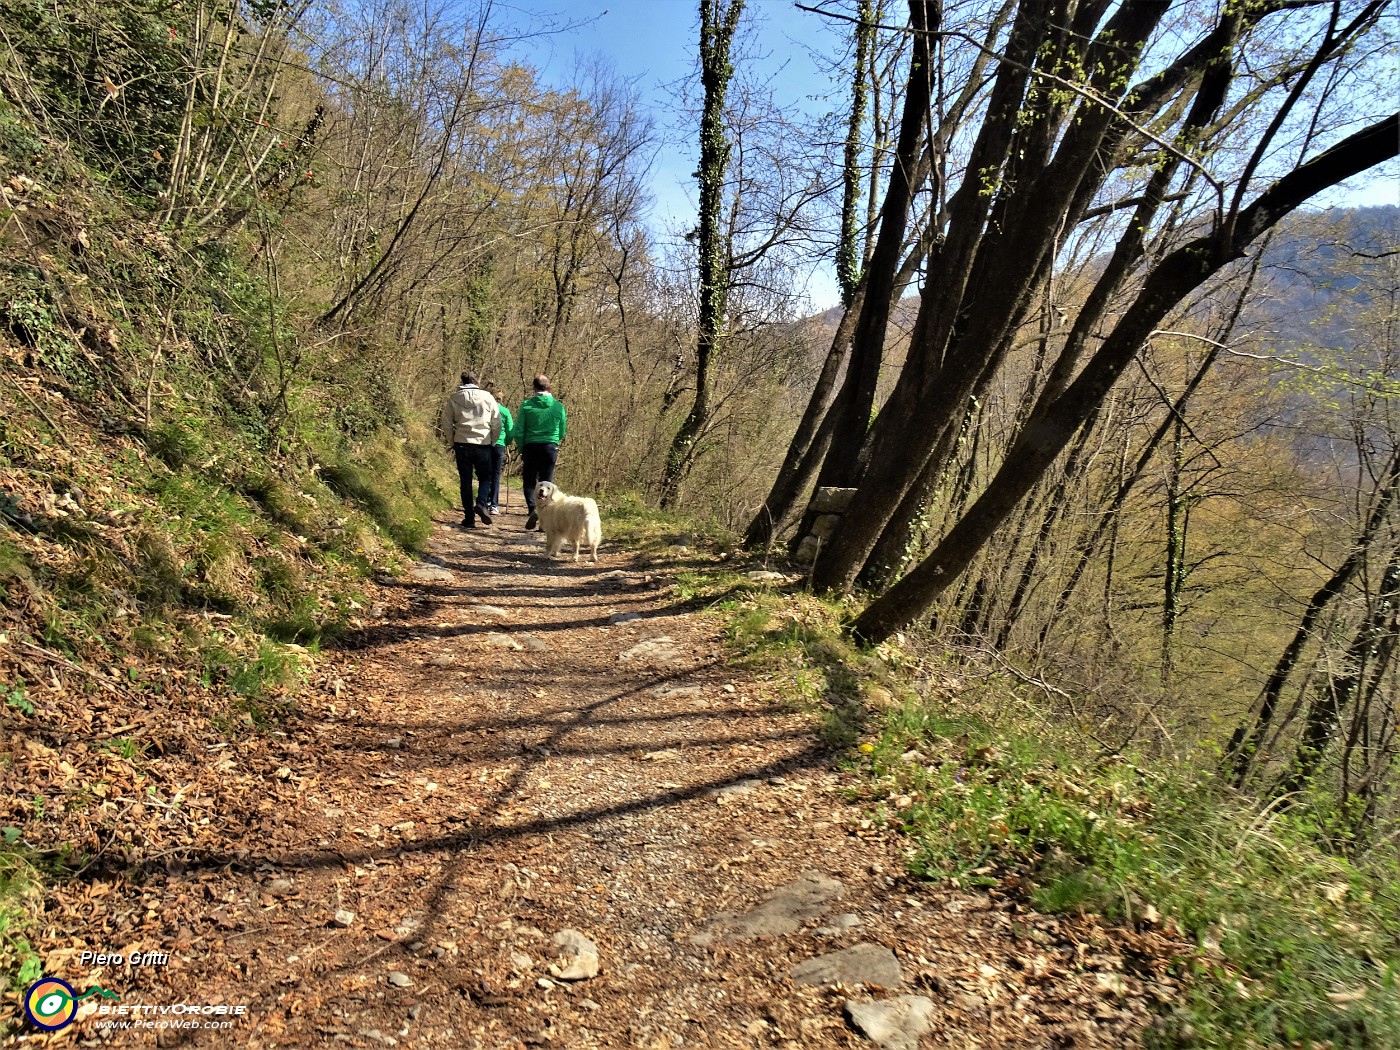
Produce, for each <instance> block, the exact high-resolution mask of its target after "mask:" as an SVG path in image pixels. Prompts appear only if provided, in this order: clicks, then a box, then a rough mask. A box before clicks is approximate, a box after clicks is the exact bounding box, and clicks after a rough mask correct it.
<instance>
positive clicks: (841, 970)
mask: <svg viewBox="0 0 1400 1050" xmlns="http://www.w3.org/2000/svg"><path fill="white" fill-rule="evenodd" d="M791 977H792V983H793V984H801V985H823V984H848V985H855V984H870V985H876V986H877V987H880V988H898V987H899V985H900V984H901V982H903V980H904V975H903V974H902V973H901V972H900V969H899V960H898V959H896V958H895V957H894V952H892V951H890V950H889V949H888V948H886V947H884V946H883V945H879V944H866V943H861V944H855V945H852V946H851V947H849V948H843V949H842V950H841V951H839V952H832V953H831V954H830V955H820V956H818V957H817V958H815V959H808V960H807V961H806V962H800V963H798V964H797V965H796V966H794V967H793V968H792V971H791Z"/></svg>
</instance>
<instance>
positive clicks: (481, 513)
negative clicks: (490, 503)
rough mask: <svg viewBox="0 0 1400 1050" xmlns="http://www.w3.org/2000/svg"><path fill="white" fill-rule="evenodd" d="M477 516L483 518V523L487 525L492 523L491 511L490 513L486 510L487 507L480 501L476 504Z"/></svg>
mask: <svg viewBox="0 0 1400 1050" xmlns="http://www.w3.org/2000/svg"><path fill="white" fill-rule="evenodd" d="M476 516H477V517H478V518H480V519H481V520H482V523H483V524H486V525H490V524H491V515H490V513H488V512H487V510H486V508H485V507H484V506H482V505H481V504H480V503H478V504H477V505H476Z"/></svg>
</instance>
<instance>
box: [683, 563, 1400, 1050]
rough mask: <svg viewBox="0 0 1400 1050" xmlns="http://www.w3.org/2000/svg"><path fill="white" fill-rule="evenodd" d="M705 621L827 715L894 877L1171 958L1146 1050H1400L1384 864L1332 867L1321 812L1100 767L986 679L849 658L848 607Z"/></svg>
mask: <svg viewBox="0 0 1400 1050" xmlns="http://www.w3.org/2000/svg"><path fill="white" fill-rule="evenodd" d="M695 586H696V587H697V589H699V588H700V587H702V586H703V584H698V583H697V584H696V585H695ZM718 607H719V608H720V609H721V610H722V611H723V613H724V615H725V617H726V634H727V638H728V641H729V644H730V646H731V649H732V650H733V652H734V657H733V658H734V659H736V660H738V661H741V662H745V663H748V664H751V665H752V666H754V667H755V668H762V669H764V670H765V671H767V672H768V673H769V674H771V675H772V676H773V677H774V679H775V680H777V681H780V682H782V683H783V684H784V686H785V689H786V692H787V693H788V696H789V697H790V698H791V701H792V702H793V703H794V704H795V705H797V706H799V707H804V708H807V709H811V710H816V711H819V712H821V713H822V722H821V726H820V729H819V732H820V733H821V735H822V736H823V738H824V739H825V740H826V741H827V743H829V744H830V745H832V746H834V747H840V748H845V749H846V753H847V754H848V755H849V756H850V758H849V761H850V762H851V763H852V765H853V767H854V768H855V769H857V770H858V771H862V772H863V773H864V783H865V787H864V788H863V790H862V791H861V792H860V797H861V798H862V799H863V800H864V801H865V803H866V804H867V805H868V806H869V808H870V810H871V811H872V813H873V815H874V816H875V818H876V819H878V820H880V821H883V822H884V823H886V824H887V825H888V826H890V827H892V828H894V829H896V830H897V831H898V832H899V833H900V834H901V835H902V836H903V837H904V838H905V840H906V842H907V852H906V857H907V864H908V867H909V870H910V871H911V873H913V874H915V875H917V876H919V877H921V878H924V879H927V880H930V881H933V882H943V883H948V884H952V885H955V886H992V885H1000V886H1002V887H1003V888H1004V890H1005V891H1006V892H1012V893H1019V894H1020V895H1022V896H1023V897H1024V898H1025V899H1026V901H1027V904H1028V905H1029V906H1030V907H1032V908H1034V909H1036V910H1038V911H1040V912H1043V913H1056V912H1075V913H1093V914H1096V915H1099V916H1102V917H1103V919H1104V920H1105V921H1108V922H1121V923H1124V924H1129V925H1131V924H1135V923H1142V922H1148V923H1149V924H1151V925H1155V926H1156V927H1157V928H1159V929H1161V930H1162V931H1164V932H1168V933H1171V934H1173V935H1174V939H1175V940H1176V941H1177V942H1178V943H1180V944H1182V945H1184V946H1185V947H1183V949H1182V950H1181V952H1180V954H1179V956H1177V957H1175V958H1173V959H1172V960H1169V961H1170V963H1171V965H1172V967H1173V970H1174V974H1175V976H1176V977H1177V979H1178V980H1179V982H1180V984H1181V986H1182V988H1183V989H1184V993H1183V997H1182V999H1181V1001H1180V1002H1178V1003H1177V1004H1175V1005H1174V1008H1173V1009H1172V1010H1171V1011H1170V1012H1168V1013H1166V1014H1164V1015H1163V1016H1162V1017H1161V1018H1159V1023H1158V1025H1157V1026H1156V1027H1155V1028H1154V1029H1153V1030H1152V1032H1151V1033H1150V1034H1149V1038H1150V1039H1151V1040H1153V1041H1154V1044H1155V1045H1159V1046H1162V1047H1187V1046H1191V1047H1240V1048H1254V1047H1264V1046H1269V1047H1272V1046H1297V1047H1334V1048H1342V1047H1356V1048H1358V1050H1359V1048H1362V1047H1366V1048H1371V1047H1377V1048H1378V1047H1389V1046H1400V997H1397V991H1400V989H1397V969H1400V864H1397V860H1396V858H1395V856H1394V853H1393V850H1392V851H1391V852H1389V853H1387V854H1384V855H1382V854H1381V852H1380V851H1377V852H1376V854H1374V855H1368V856H1366V857H1364V858H1359V859H1351V860H1348V859H1345V858H1343V857H1339V856H1336V855H1334V854H1332V853H1330V852H1328V851H1327V849H1326V848H1325V846H1326V845H1327V843H1328V841H1329V839H1328V836H1327V835H1326V834H1324V833H1323V832H1324V831H1325V827H1322V826H1321V823H1320V820H1319V818H1318V816H1317V814H1318V811H1317V810H1316V809H1313V808H1310V807H1309V806H1307V805H1299V806H1296V807H1295V808H1294V809H1292V810H1289V811H1267V812H1261V811H1260V810H1259V809H1258V807H1257V806H1256V805H1255V804H1254V803H1253V801H1252V800H1250V799H1248V798H1246V797H1243V796H1240V795H1238V794H1236V793H1234V792H1233V791H1230V790H1228V789H1226V788H1225V787H1223V786H1222V785H1220V784H1218V783H1216V782H1215V780H1214V779H1213V777H1212V776H1211V775H1210V774H1209V773H1208V772H1203V770H1207V769H1209V768H1210V764H1209V761H1208V757H1209V756H1206V757H1205V758H1206V760H1205V761H1203V763H1202V765H1201V767H1200V769H1194V768H1192V767H1190V766H1189V765H1187V766H1182V765H1176V766H1161V765H1156V766H1154V765H1153V764H1152V763H1150V762H1149V761H1147V760H1146V759H1137V758H1133V757H1129V756H1121V755H1120V756H1113V757H1107V758H1106V757H1104V756H1103V755H1102V754H1101V753H1099V752H1098V751H1096V750H1095V749H1094V747H1093V745H1092V742H1090V741H1088V740H1087V739H1086V738H1085V737H1084V735H1083V734H1082V733H1079V732H1077V731H1076V730H1075V729H1074V727H1072V726H1070V725H1068V724H1067V723H1066V721H1065V720H1059V721H1057V720H1056V719H1055V718H1053V717H1052V716H1051V715H1050V713H1048V712H1042V711H1040V710H1039V709H1038V708H1037V706H1036V705H1037V701H1038V697H1034V696H1030V695H1027V694H1025V693H1024V691H1023V690H1021V688H1020V687H1019V686H1018V685H1016V684H1015V683H1014V682H1012V681H1010V680H1009V679H1006V678H1004V677H1001V676H999V675H997V674H986V675H980V674H978V675H971V674H968V673H967V670H968V669H967V668H965V667H962V666H959V667H956V668H953V667H950V668H948V671H947V674H946V675H940V674H938V673H937V668H938V665H939V663H940V661H941V660H943V659H944V657H943V655H942V654H933V653H926V652H925V653H918V652H914V653H910V652H906V651H904V650H900V649H896V648H892V647H881V649H879V650H877V651H876V652H860V651H857V650H855V649H854V648H852V647H851V646H850V645H849V644H848V643H847V642H846V641H845V640H844V639H843V637H842V636H841V634H840V630H839V628H840V624H841V623H842V622H843V620H844V618H845V616H846V614H847V612H848V610H846V609H845V608H843V607H840V606H834V605H830V604H828V603H825V602H822V601H819V600H817V599H814V598H812V597H811V596H809V595H805V594H780V593H772V592H768V593H749V594H744V595H741V596H738V597H736V598H733V599H731V600H728V601H725V602H722V603H720V605H719V606H718ZM950 680H951V681H955V682H956V684H955V685H954V686H953V687H952V688H951V689H950V688H947V687H943V686H936V685H934V684H933V683H941V682H946V681H950ZM940 690H941V692H940ZM944 693H951V695H949V696H944V695H943V694H944ZM858 740H863V741H864V742H862V743H859V745H858V746H857V741H858Z"/></svg>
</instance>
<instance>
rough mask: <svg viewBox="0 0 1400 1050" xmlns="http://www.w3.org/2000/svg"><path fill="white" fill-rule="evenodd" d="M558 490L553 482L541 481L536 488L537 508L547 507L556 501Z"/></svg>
mask: <svg viewBox="0 0 1400 1050" xmlns="http://www.w3.org/2000/svg"><path fill="white" fill-rule="evenodd" d="M556 491H557V490H556V489H555V487H554V482H552V481H541V482H540V483H539V484H538V485H536V486H535V505H536V506H537V507H547V506H549V504H550V503H551V502H552V501H553V499H554V493H555V492H556Z"/></svg>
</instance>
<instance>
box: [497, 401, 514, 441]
mask: <svg viewBox="0 0 1400 1050" xmlns="http://www.w3.org/2000/svg"><path fill="white" fill-rule="evenodd" d="M497 407H498V408H499V409H500V412H501V436H500V437H498V438H497V439H496V444H498V445H504V444H505V443H506V442H507V441H509V440H510V439H511V437H512V435H511V430H512V429H513V428H514V427H515V417H513V416H512V415H511V414H510V409H508V408H506V406H505V405H498V406H497Z"/></svg>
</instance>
